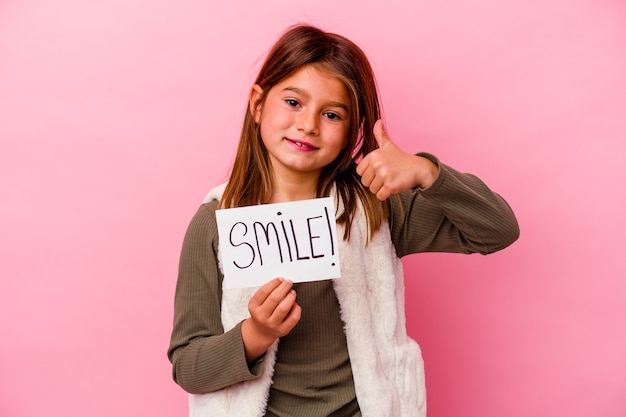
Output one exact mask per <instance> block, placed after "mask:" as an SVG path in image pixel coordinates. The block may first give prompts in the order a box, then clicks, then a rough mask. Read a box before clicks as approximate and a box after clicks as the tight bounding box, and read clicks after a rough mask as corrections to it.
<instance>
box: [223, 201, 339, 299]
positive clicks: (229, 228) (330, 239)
mask: <svg viewBox="0 0 626 417" xmlns="http://www.w3.org/2000/svg"><path fill="white" fill-rule="evenodd" d="M215 213H216V218H217V228H218V233H219V244H220V254H221V259H222V267H223V269H224V283H223V287H224V288H243V287H256V286H261V285H263V284H265V283H266V282H268V281H269V280H271V279H272V278H275V277H283V278H287V279H290V280H292V281H293V282H305V281H316V280H321V279H329V278H339V277H340V275H341V272H340V269H339V253H338V250H337V224H336V221H335V206H334V204H333V199H332V198H331V197H325V198H315V199H312V200H302V201H293V202H288V203H277V204H262V205H258V206H249V207H238V208H232V209H223V210H217V211H216V212H215Z"/></svg>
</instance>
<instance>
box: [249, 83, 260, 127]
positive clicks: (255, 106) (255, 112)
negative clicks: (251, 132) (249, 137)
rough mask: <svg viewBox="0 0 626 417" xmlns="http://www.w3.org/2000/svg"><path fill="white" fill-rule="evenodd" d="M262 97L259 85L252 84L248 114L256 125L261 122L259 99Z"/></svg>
mask: <svg viewBox="0 0 626 417" xmlns="http://www.w3.org/2000/svg"><path fill="white" fill-rule="evenodd" d="M262 97H263V89H262V88H261V86H260V85H258V84H254V85H253V86H252V89H251V90H250V114H251V115H252V118H253V119H254V122H255V123H256V124H259V122H260V121H261V107H262V103H261V98H262Z"/></svg>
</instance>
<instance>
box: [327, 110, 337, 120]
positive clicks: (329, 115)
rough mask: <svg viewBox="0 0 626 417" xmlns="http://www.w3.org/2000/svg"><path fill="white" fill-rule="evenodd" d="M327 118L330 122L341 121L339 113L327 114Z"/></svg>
mask: <svg viewBox="0 0 626 417" xmlns="http://www.w3.org/2000/svg"><path fill="white" fill-rule="evenodd" d="M325 116H326V117H327V118H328V119H330V120H339V119H341V116H339V115H338V114H337V113H333V112H327V113H326V114H325Z"/></svg>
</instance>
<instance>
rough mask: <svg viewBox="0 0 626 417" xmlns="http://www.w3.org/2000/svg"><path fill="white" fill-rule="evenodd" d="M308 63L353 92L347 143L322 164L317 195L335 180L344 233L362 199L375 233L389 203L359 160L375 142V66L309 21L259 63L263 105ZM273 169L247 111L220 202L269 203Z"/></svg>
mask: <svg viewBox="0 0 626 417" xmlns="http://www.w3.org/2000/svg"><path fill="white" fill-rule="evenodd" d="M304 65H314V66H315V67H316V68H317V69H318V70H320V71H323V72H326V73H328V74H329V75H332V76H334V77H337V79H338V80H339V81H341V82H342V83H343V84H344V85H345V87H346V90H347V92H348V95H349V97H350V103H349V104H350V105H349V110H350V113H351V114H350V126H349V128H348V132H347V138H346V139H347V146H345V147H344V149H343V151H342V152H341V153H340V154H339V156H337V158H336V159H335V160H334V161H333V162H332V163H330V164H329V165H327V166H325V167H324V168H323V169H322V172H321V175H320V178H319V181H318V184H317V192H316V193H317V197H326V196H329V195H330V192H331V189H332V187H333V184H335V185H336V187H337V193H338V195H339V197H340V198H341V200H342V202H343V206H344V211H343V212H342V213H340V214H339V216H338V218H337V222H338V223H340V224H343V225H344V226H345V233H344V236H343V238H344V239H346V240H347V239H349V238H350V227H351V225H352V219H353V218H354V215H355V212H356V209H357V206H358V204H357V203H358V200H357V199H359V200H360V201H361V204H362V205H363V208H364V211H365V216H366V218H367V220H368V223H367V224H368V228H369V234H370V236H371V235H372V234H373V233H374V232H376V231H377V230H378V228H379V227H380V224H381V223H382V221H383V220H384V219H385V217H386V205H384V204H383V203H381V202H380V201H379V200H378V199H377V198H376V196H375V195H374V194H372V193H371V192H370V191H369V190H368V189H366V188H365V187H364V186H363V185H362V183H361V178H360V177H359V175H358V174H357V173H356V163H355V160H360V158H362V157H363V156H365V155H367V154H368V153H369V152H371V151H372V150H374V149H376V147H377V144H376V139H375V138H374V134H373V131H372V129H373V126H374V122H375V121H376V120H378V119H379V118H380V105H379V101H378V94H377V89H376V82H375V79H374V73H373V71H372V68H371V65H370V63H369V61H368V60H367V57H366V56H365V54H364V53H363V51H362V50H361V49H360V48H359V47H358V46H357V45H355V44H354V43H353V42H352V41H350V40H348V39H346V38H345V37H343V36H340V35H337V34H334V33H328V32H324V31H322V30H320V29H318V28H315V27H312V26H308V25H297V26H294V27H292V28H290V29H289V30H288V31H287V32H285V34H284V35H283V36H282V37H281V38H280V39H279V40H278V41H277V42H276V44H274V46H273V48H272V49H271V50H270V52H269V54H268V56H267V58H266V60H265V62H264V64H263V66H262V67H261V70H260V72H259V75H258V77H257V79H256V82H255V83H256V84H258V85H259V86H260V87H261V88H262V90H263V92H262V96H261V100H260V101H261V105H263V103H264V102H265V99H266V97H267V93H268V92H269V91H270V89H271V88H272V87H273V86H275V85H276V84H278V83H279V82H280V81H281V80H283V79H284V78H286V77H288V76H290V75H291V74H292V73H293V72H294V71H296V70H298V69H300V68H302V67H303V66H304ZM270 170H271V167H270V162H269V158H268V154H267V149H266V148H265V146H264V144H263V141H262V139H261V133H260V126H259V125H257V123H255V121H254V118H253V116H252V114H251V112H250V111H249V110H248V111H246V115H245V118H244V121H243V128H242V131H241V138H240V141H239V147H238V149H237V155H236V157H235V162H234V164H233V168H232V172H231V175H230V179H229V181H228V184H227V186H226V189H225V190H224V194H223V196H222V199H221V201H220V207H221V208H230V207H241V206H248V205H254V204H264V203H267V202H268V201H269V200H270V197H271V189H272V175H271V171H270Z"/></svg>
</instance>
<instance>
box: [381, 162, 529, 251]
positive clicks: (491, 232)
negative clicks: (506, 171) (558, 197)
mask: <svg viewBox="0 0 626 417" xmlns="http://www.w3.org/2000/svg"><path fill="white" fill-rule="evenodd" d="M419 155H420V156H423V157H425V158H428V159H429V160H430V161H432V162H433V163H435V164H436V165H437V166H438V168H439V175H438V176H437V178H436V179H435V181H434V182H433V183H432V184H430V186H429V187H428V188H426V189H421V188H419V187H418V188H415V189H413V190H408V191H404V192H401V193H398V194H397V195H396V196H394V197H392V198H390V199H389V200H388V201H389V204H390V207H391V210H390V213H391V214H390V219H389V221H390V227H391V235H392V239H393V241H394V244H395V246H396V252H397V253H398V256H404V255H407V254H409V253H417V252H457V253H474V252H478V253H481V254H488V253H492V252H496V251H498V250H501V249H504V248H505V247H507V246H509V245H510V244H512V243H513V242H515V241H516V240H517V238H518V237H519V226H518V223H517V220H516V218H515V215H514V213H513V211H512V210H511V208H510V206H509V205H508V203H507V202H506V201H505V200H504V199H503V198H502V197H500V196H499V195H498V194H496V193H494V192H493V191H491V190H490V189H489V187H487V185H486V184H485V183H484V182H483V181H481V180H480V179H479V178H478V177H476V176H474V175H472V174H465V173H461V172H459V171H457V170H455V169H453V168H451V167H449V166H447V165H444V164H441V163H440V162H439V161H438V160H437V158H435V157H434V156H432V155H429V154H425V153H422V154H419Z"/></svg>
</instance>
